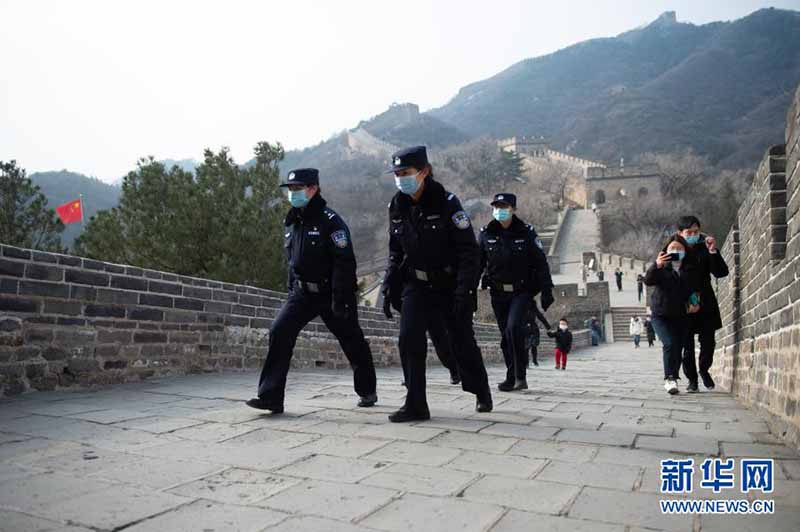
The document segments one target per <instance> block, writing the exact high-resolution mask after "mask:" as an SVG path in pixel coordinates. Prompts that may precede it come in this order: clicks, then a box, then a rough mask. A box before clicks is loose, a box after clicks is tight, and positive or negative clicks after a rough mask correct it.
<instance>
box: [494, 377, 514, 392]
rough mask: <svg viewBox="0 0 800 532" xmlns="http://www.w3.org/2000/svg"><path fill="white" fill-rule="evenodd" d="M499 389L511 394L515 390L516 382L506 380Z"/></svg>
mask: <svg viewBox="0 0 800 532" xmlns="http://www.w3.org/2000/svg"><path fill="white" fill-rule="evenodd" d="M497 389H498V390H500V391H501V392H510V391H511V390H513V389H514V381H508V380H505V381H503V382H501V383H500V384H498V385H497Z"/></svg>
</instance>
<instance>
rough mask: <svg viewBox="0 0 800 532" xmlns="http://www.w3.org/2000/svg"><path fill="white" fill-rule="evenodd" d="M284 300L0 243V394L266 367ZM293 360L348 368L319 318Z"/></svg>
mask: <svg viewBox="0 0 800 532" xmlns="http://www.w3.org/2000/svg"><path fill="white" fill-rule="evenodd" d="M285 299H286V294H283V293H279V292H274V291H271V290H263V289H260V288H255V287H252V286H243V285H233V284H229V283H223V282H219V281H213V280H207V279H199V278H193V277H187V276H180V275H175V274H171V273H167V272H159V271H154V270H146V269H142V268H137V267H133V266H124V265H119V264H111V263H106V262H101V261H96V260H91V259H86V258H80V257H74V256H69V255H59V254H53V253H45V252H40V251H33V250H28V249H21V248H16V247H12V246H6V245H0V395H16V394H19V393H23V392H27V391H33V390H52V389H56V388H63V387H72V386H95V385H106V384H113V383H120V382H128V381H136V380H140V379H144V378H147V377H152V376H166V375H176V374H186V373H204V372H219V371H224V370H252V369H255V368H258V367H260V366H261V365H262V364H263V361H264V358H265V356H266V353H267V346H268V341H269V328H270V326H271V325H272V322H273V319H274V318H275V316H276V314H277V312H278V311H279V309H280V307H281V306H282V305H283V303H284V301H285ZM359 319H360V323H361V326H362V328H363V329H364V334H365V335H366V336H367V338H368V341H369V342H370V345H371V347H372V352H373V356H374V358H375V363H376V365H377V366H397V365H399V364H400V360H399V354H398V351H397V338H398V324H397V322H396V321H389V320H386V319H385V317H384V316H383V313H382V312H381V311H379V310H377V309H373V308H368V307H360V308H359ZM475 332H476V337H477V339H478V342H479V345H480V347H481V350H482V352H483V355H484V359H485V360H486V361H487V363H499V362H500V361H501V360H502V353H501V352H500V348H499V344H500V335H499V332H498V330H497V326H496V325H495V324H494V323H488V324H487V323H477V324H476V326H475ZM588 343H589V339H588V335H586V334H577V335H576V345H577V346H582V345H588ZM547 347H548V344H547V342H545V345H544V346H543V349H547ZM429 349H430V352H431V353H433V349H432V347H430V348H429ZM429 360H430V361H431V364H438V361H437V359H436V357H435V356H431V357H429ZM292 364H293V366H295V367H321V368H347V367H348V362H347V359H346V358H345V356H344V354H343V353H342V350H341V348H340V346H339V343H338V342H337V341H336V339H335V338H334V337H333V336H332V335H331V334H330V333H329V332H328V330H327V328H326V327H325V325H324V324H323V323H322V322H321V321H320V320H314V321H313V322H311V323H310V324H308V326H306V327H305V329H304V330H303V332H302V333H301V335H300V337H299V339H298V342H297V346H296V348H295V351H294V357H293V360H292Z"/></svg>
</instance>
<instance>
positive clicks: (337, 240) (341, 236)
mask: <svg viewBox="0 0 800 532" xmlns="http://www.w3.org/2000/svg"><path fill="white" fill-rule="evenodd" d="M331 240H333V243H334V244H335V245H336V247H337V248H341V249H344V248H346V247H347V243H348V242H347V231H345V230H344V229H340V230H339V231H334V232H333V233H331Z"/></svg>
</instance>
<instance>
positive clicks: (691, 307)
mask: <svg viewBox="0 0 800 532" xmlns="http://www.w3.org/2000/svg"><path fill="white" fill-rule="evenodd" d="M688 252H689V245H688V243H687V242H686V240H684V239H683V237H681V236H680V235H674V236H672V237H670V239H669V240H668V241H667V245H666V246H664V248H663V249H662V251H661V252H660V253H659V254H658V257H656V262H655V263H654V264H652V265H650V267H649V268H648V269H647V273H645V276H644V284H646V285H647V286H649V287H651V289H650V290H649V291H648V292H649V294H650V308H651V311H652V322H653V328H654V329H655V331H656V334H657V335H658V338H659V339H660V340H661V343H662V345H663V350H664V353H663V362H664V389H665V390H667V393H669V394H670V395H675V394H677V393H678V383H677V380H678V378H679V375H678V372H679V370H680V367H681V355H682V350H683V344H684V339H685V338H686V335H687V334H689V318H688V316H689V314H693V313H696V312H698V311H699V310H700V301H699V296H698V294H696V293H693V292H692V287H693V286H695V283H694V282H693V281H694V275H695V268H694V266H693V261H691V260H686V254H687V253H688Z"/></svg>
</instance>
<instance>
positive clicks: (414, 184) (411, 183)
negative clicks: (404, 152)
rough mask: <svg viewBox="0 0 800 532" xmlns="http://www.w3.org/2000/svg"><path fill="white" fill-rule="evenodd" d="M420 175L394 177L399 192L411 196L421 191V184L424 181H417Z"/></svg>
mask: <svg viewBox="0 0 800 532" xmlns="http://www.w3.org/2000/svg"><path fill="white" fill-rule="evenodd" d="M418 175H419V173H416V174H413V175H403V176H397V175H396V176H394V184H395V186H396V187H397V190H399V191H400V192H402V193H403V194H408V195H409V196H411V195H412V194H414V193H415V192H416V191H417V190H419V187H420V184H421V183H422V181H417V176H418Z"/></svg>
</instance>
